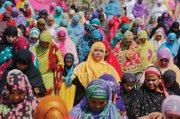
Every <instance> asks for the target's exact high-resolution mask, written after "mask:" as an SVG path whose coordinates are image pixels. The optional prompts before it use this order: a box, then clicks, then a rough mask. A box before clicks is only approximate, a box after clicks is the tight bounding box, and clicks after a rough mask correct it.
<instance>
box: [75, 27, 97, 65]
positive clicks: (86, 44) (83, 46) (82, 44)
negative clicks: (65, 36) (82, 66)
mask: <svg viewBox="0 0 180 119" xmlns="http://www.w3.org/2000/svg"><path fill="white" fill-rule="evenodd" d="M94 30H95V28H94V27H93V26H92V25H88V26H87V28H86V32H87V33H86V34H84V36H83V37H82V38H81V39H80V40H79V41H78V42H77V44H76V49H77V54H78V58H79V63H81V62H83V61H85V60H86V58H87V56H88V54H89V52H90V49H91V46H92V44H93V41H92V37H91V36H89V35H88V34H92V32H93V31H94Z"/></svg>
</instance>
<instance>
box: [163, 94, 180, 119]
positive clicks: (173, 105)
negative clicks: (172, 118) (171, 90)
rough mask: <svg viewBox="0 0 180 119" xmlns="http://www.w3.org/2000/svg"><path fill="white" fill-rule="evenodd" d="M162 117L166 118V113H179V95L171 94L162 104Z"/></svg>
mask: <svg viewBox="0 0 180 119" xmlns="http://www.w3.org/2000/svg"><path fill="white" fill-rule="evenodd" d="M162 113H163V119H168V118H167V117H166V113H170V114H173V115H174V114H176V115H178V117H179V115H180V96H177V95H171V96H169V97H167V98H166V99H165V100H164V101H163V104H162Z"/></svg>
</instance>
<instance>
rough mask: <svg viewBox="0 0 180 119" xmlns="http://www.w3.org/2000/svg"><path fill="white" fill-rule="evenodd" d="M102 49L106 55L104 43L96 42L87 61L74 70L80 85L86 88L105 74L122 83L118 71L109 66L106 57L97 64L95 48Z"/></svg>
mask: <svg viewBox="0 0 180 119" xmlns="http://www.w3.org/2000/svg"><path fill="white" fill-rule="evenodd" d="M98 47H99V48H101V49H102V50H103V52H104V55H105V46H104V44H103V43H102V42H95V43H94V44H93V45H92V47H91V50H90V53H89V55H88V58H87V61H85V62H82V63H81V64H79V65H78V66H76V67H75V69H74V73H73V75H74V77H75V76H77V77H78V79H79V81H80V83H81V84H82V85H83V86H84V87H86V86H87V85H88V84H89V83H90V82H91V81H93V80H95V79H97V78H99V77H100V76H101V75H103V74H111V75H113V77H114V78H115V79H116V81H117V82H120V78H119V75H118V73H117V71H116V70H115V69H114V67H112V66H111V65H110V64H107V63H106V62H105V61H104V57H103V58H102V59H101V61H99V62H96V61H95V60H94V59H93V57H92V53H93V52H94V50H95V48H98Z"/></svg>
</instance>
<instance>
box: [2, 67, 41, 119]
mask: <svg viewBox="0 0 180 119" xmlns="http://www.w3.org/2000/svg"><path fill="white" fill-rule="evenodd" d="M11 89H13V90H20V91H25V92H26V96H25V98H24V100H23V101H22V102H20V103H18V104H14V103H12V102H11V101H10V100H9V93H10V90H11ZM2 96H3V99H2V100H1V101H2V103H1V104H0V112H1V114H0V118H6V119H7V118H8V119H9V118H11V119H13V118H16V119H20V118H21V119H22V118H32V114H33V112H34V110H35V109H36V107H37V106H38V102H37V99H36V97H35V96H34V95H33V91H32V87H31V85H30V83H29V81H28V79H27V77H26V75H24V74H23V73H22V72H21V71H20V70H17V69H13V70H11V71H10V72H9V73H8V75H7V85H6V86H5V87H4V90H3V92H2Z"/></svg>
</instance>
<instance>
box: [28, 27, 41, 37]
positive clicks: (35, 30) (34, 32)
mask: <svg viewBox="0 0 180 119" xmlns="http://www.w3.org/2000/svg"><path fill="white" fill-rule="evenodd" d="M39 35H40V31H39V29H38V28H36V27H33V28H31V30H30V34H29V37H30V38H39Z"/></svg>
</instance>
